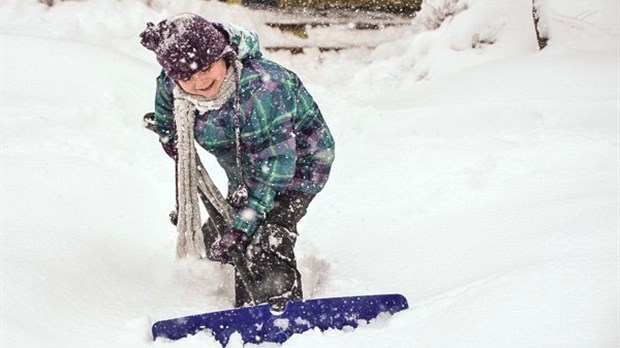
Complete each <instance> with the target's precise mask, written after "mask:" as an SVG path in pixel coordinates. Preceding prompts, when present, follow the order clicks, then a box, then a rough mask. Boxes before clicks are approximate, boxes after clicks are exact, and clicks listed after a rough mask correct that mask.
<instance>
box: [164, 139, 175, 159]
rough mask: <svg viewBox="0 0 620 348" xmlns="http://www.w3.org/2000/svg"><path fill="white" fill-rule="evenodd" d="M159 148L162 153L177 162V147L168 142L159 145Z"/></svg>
mask: <svg viewBox="0 0 620 348" xmlns="http://www.w3.org/2000/svg"><path fill="white" fill-rule="evenodd" d="M161 147H162V148H163V149H164V151H165V152H166V154H167V155H168V156H169V157H170V158H172V159H173V160H175V161H176V160H177V158H178V153H177V147H176V146H175V144H173V143H172V142H171V141H170V142H167V143H161Z"/></svg>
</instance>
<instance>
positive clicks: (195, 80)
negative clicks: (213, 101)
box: [177, 59, 226, 98]
mask: <svg viewBox="0 0 620 348" xmlns="http://www.w3.org/2000/svg"><path fill="white" fill-rule="evenodd" d="M225 76H226V62H224V59H219V60H216V61H215V62H213V63H211V65H209V66H207V67H206V68H204V69H202V70H201V71H199V72H197V73H195V74H194V75H192V76H191V77H190V78H189V79H187V80H178V81H177V82H178V83H179V85H180V86H181V88H183V90H184V91H185V92H187V93H190V94H197V95H201V96H203V97H206V98H213V97H215V96H217V94H218V93H219V92H220V87H221V86H222V82H223V81H224V77H225Z"/></svg>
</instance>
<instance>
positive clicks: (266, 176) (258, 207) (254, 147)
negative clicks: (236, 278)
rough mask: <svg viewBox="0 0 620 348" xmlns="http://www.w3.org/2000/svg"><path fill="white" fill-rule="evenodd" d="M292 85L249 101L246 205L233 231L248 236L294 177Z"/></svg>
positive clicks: (287, 83) (282, 85)
mask: <svg viewBox="0 0 620 348" xmlns="http://www.w3.org/2000/svg"><path fill="white" fill-rule="evenodd" d="M296 84H297V81H295V80H286V81H282V82H279V84H278V86H277V87H276V88H275V89H274V90H273V91H271V92H270V93H268V95H267V96H265V97H263V98H260V97H258V96H253V97H252V98H253V99H254V100H253V103H254V108H253V111H252V115H251V122H252V123H253V129H254V132H253V133H251V134H242V142H243V145H244V146H245V148H246V150H247V152H248V153H249V157H250V163H249V165H248V167H249V170H248V171H244V175H245V177H244V179H245V181H246V183H247V184H248V193H249V197H248V205H247V207H246V208H245V209H242V210H241V211H240V212H239V214H238V215H237V217H236V218H235V221H234V223H233V227H234V228H236V229H238V230H241V231H243V232H245V233H246V234H248V235H250V236H251V235H252V234H254V232H255V230H256V228H257V227H258V226H259V225H260V224H261V223H262V221H264V219H265V217H266V215H267V213H268V212H269V211H271V210H272V209H273V207H274V198H275V196H276V192H278V191H282V190H285V189H286V187H287V186H288V184H289V183H290V181H291V179H292V178H293V176H294V175H295V166H296V162H297V153H296V142H295V132H294V129H293V126H294V124H293V123H294V115H295V114H296V112H297V100H296V96H295V91H296V89H297V85H296Z"/></svg>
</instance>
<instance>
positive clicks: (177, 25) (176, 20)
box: [140, 13, 228, 80]
mask: <svg viewBox="0 0 620 348" xmlns="http://www.w3.org/2000/svg"><path fill="white" fill-rule="evenodd" d="M140 38H141V39H142V40H141V44H142V46H144V47H146V48H147V49H149V50H151V51H153V52H155V55H156V56H157V61H158V62H159V64H160V65H161V66H162V67H163V68H164V71H165V72H166V75H168V76H170V77H172V78H173V79H175V80H187V79H188V78H190V77H191V76H192V75H193V74H194V73H196V72H197V71H200V70H202V69H204V68H205V67H207V66H208V65H209V64H211V63H213V62H215V61H216V60H218V59H220V58H222V56H223V55H224V53H225V52H226V51H225V49H226V46H227V44H228V43H227V40H226V37H225V36H224V34H223V33H222V32H221V31H219V30H218V29H216V28H215V27H214V25H213V24H212V23H211V22H209V21H208V20H206V19H204V18H202V17H200V16H199V15H196V14H193V13H181V14H179V15H176V16H173V17H170V18H168V19H166V20H163V21H161V22H159V23H158V24H157V25H155V24H153V23H151V22H149V23H147V24H146V29H145V30H144V31H143V32H142V33H141V34H140Z"/></svg>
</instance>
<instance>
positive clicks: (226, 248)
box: [210, 229, 251, 263]
mask: <svg viewBox="0 0 620 348" xmlns="http://www.w3.org/2000/svg"><path fill="white" fill-rule="evenodd" d="M250 241H251V239H250V237H248V235H247V234H245V233H243V232H242V231H239V230H235V229H231V230H230V231H228V232H226V233H224V235H223V236H222V238H220V239H219V240H218V241H217V242H215V243H214V244H213V246H212V247H211V250H210V252H211V257H212V258H213V259H214V260H217V261H219V262H221V263H230V259H231V256H230V253H231V252H238V253H241V254H244V253H245V250H246V249H247V248H248V245H249V244H250Z"/></svg>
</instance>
